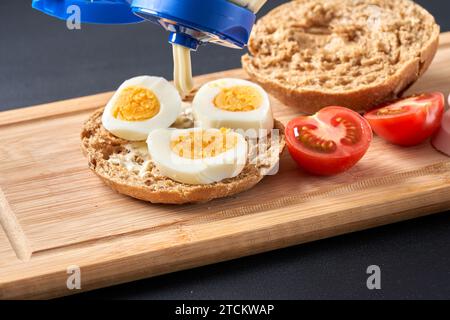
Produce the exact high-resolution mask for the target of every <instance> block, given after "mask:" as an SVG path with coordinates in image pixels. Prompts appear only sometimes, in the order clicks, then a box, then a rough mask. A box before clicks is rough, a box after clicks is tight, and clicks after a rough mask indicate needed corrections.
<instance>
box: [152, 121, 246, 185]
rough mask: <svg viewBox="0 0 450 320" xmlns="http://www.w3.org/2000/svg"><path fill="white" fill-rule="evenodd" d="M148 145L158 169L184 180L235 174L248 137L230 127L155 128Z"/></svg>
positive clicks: (241, 164)
mask: <svg viewBox="0 0 450 320" xmlns="http://www.w3.org/2000/svg"><path fill="white" fill-rule="evenodd" d="M147 145H148V151H149V153H150V156H151V158H152V160H153V162H154V163H155V166H156V168H157V169H158V170H159V172H160V173H161V174H162V175H163V176H166V177H169V178H171V179H172V180H175V181H178V182H181V183H186V184H210V183H214V182H218V181H221V180H223V179H226V178H233V177H236V176H237V175H239V174H240V173H241V171H242V170H243V169H244V167H245V164H246V162H247V153H248V146H247V141H246V140H245V138H244V137H243V136H242V135H241V134H239V133H236V132H232V131H231V130H229V129H204V128H192V129H158V130H154V131H152V132H151V133H150V135H149V136H148V139H147Z"/></svg>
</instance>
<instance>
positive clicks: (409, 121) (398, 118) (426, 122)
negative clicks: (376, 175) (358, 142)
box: [364, 92, 444, 147]
mask: <svg viewBox="0 0 450 320" xmlns="http://www.w3.org/2000/svg"><path fill="white" fill-rule="evenodd" d="M443 114H444V95H443V94H442V93H440V92H433V93H423V94H420V95H414V96H410V97H407V98H404V99H400V100H397V101H393V102H389V103H385V104H383V105H381V106H379V107H378V108H376V109H375V110H372V111H370V112H368V113H366V115H365V116H364V117H365V118H366V119H367V120H368V121H369V123H370V125H371V126H372V129H373V131H375V133H376V134H377V135H379V136H380V137H382V138H383V139H385V140H387V141H389V142H391V143H393V144H398V145H401V146H406V147H409V146H415V145H418V144H420V143H422V142H424V141H425V140H427V139H428V138H429V137H431V136H432V135H433V134H434V133H436V131H437V130H438V129H439V127H440V124H441V121H442V116H443Z"/></svg>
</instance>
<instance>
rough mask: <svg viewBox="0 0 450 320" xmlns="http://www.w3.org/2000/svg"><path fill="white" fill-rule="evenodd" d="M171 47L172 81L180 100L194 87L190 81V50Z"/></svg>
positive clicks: (175, 45) (175, 46)
mask: <svg viewBox="0 0 450 320" xmlns="http://www.w3.org/2000/svg"><path fill="white" fill-rule="evenodd" d="M172 46H173V66H174V68H173V79H174V82H175V87H176V88H177V90H178V92H179V93H180V95H181V98H184V97H186V96H187V95H188V94H189V93H190V92H191V91H192V88H193V87H194V82H193V80H192V66H191V50H190V49H189V48H186V47H183V46H180V45H177V44H172Z"/></svg>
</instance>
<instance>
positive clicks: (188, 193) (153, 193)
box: [81, 108, 285, 204]
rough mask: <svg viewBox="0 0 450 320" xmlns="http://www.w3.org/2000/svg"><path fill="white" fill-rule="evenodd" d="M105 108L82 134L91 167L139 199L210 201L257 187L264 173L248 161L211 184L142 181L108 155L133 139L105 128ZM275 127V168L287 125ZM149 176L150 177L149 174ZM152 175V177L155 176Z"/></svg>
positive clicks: (124, 191)
mask: <svg viewBox="0 0 450 320" xmlns="http://www.w3.org/2000/svg"><path fill="white" fill-rule="evenodd" d="M102 114H103V108H102V109H99V110H97V111H96V112H94V113H93V114H92V115H91V116H90V118H89V119H88V120H87V121H86V122H85V124H84V126H83V129H82V133H81V142H82V143H81V148H82V151H83V154H84V155H85V156H86V157H87V159H88V165H89V168H90V169H91V170H92V171H93V172H94V173H95V174H96V175H97V176H98V177H99V178H100V179H101V180H102V181H103V182H104V183H105V184H106V185H108V186H109V187H111V188H112V189H113V190H115V191H117V192H119V193H121V194H124V195H128V196H131V197H133V198H136V199H140V200H144V201H148V202H152V203H164V204H185V203H195V202H207V201H210V200H212V199H216V198H223V197H228V196H232V195H235V194H238V193H240V192H243V191H245V190H248V189H250V188H252V187H254V186H255V185H256V184H257V183H258V182H260V181H261V180H262V179H263V177H264V175H263V174H262V173H261V170H260V169H261V168H259V167H258V166H257V165H254V164H250V163H247V165H246V166H245V168H244V170H243V171H242V172H241V174H240V175H238V176H237V177H235V178H231V179H225V180H223V181H220V182H217V183H213V184H208V185H188V184H183V183H178V182H176V181H173V180H171V179H169V178H165V177H162V178H161V177H159V178H158V179H159V181H158V187H157V188H155V185H152V184H149V183H146V181H144V180H142V181H139V178H136V177H131V176H129V175H128V176H127V173H126V172H125V171H126V170H125V169H124V168H123V167H120V166H112V165H111V164H110V163H109V162H108V157H110V156H111V155H112V154H114V153H116V152H119V151H120V150H123V148H124V146H125V145H127V144H129V143H130V142H129V141H126V140H123V139H120V138H117V137H115V136H113V135H112V134H110V133H109V132H108V131H106V130H105V129H104V128H103V125H102V123H101V116H102ZM275 128H276V129H278V130H280V131H279V132H280V139H279V142H280V144H279V154H277V155H276V157H275V158H276V159H275V160H277V161H271V163H270V166H271V167H270V168H265V169H268V170H271V169H272V168H274V167H275V166H277V165H278V160H279V155H280V154H281V153H282V152H283V150H284V146H285V140H284V126H283V125H282V124H281V122H279V121H275ZM147 178H148V177H147ZM151 178H152V177H151ZM161 180H162V181H161Z"/></svg>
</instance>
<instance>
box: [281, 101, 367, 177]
mask: <svg viewBox="0 0 450 320" xmlns="http://www.w3.org/2000/svg"><path fill="white" fill-rule="evenodd" d="M371 141H372V130H371V129H370V126H369V124H368V122H367V121H366V120H365V119H364V118H363V117H361V116H360V115H359V114H358V113H356V112H354V111H352V110H350V109H347V108H343V107H327V108H324V109H322V110H321V111H319V112H318V113H316V114H315V115H313V116H303V117H299V118H296V119H293V120H292V121H290V122H289V123H288V125H287V126H286V142H287V147H288V150H289V152H290V154H291V156H292V158H293V159H294V160H295V161H296V162H297V164H298V165H299V166H300V167H301V168H303V169H304V170H305V171H307V172H310V173H312V174H316V175H324V176H328V175H335V174H338V173H341V172H344V171H346V170H348V169H350V168H351V167H353V166H354V165H355V164H356V163H357V162H358V161H359V160H360V159H361V158H362V157H363V156H364V154H365V153H366V152H367V149H368V148H369V145H370V142H371Z"/></svg>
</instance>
